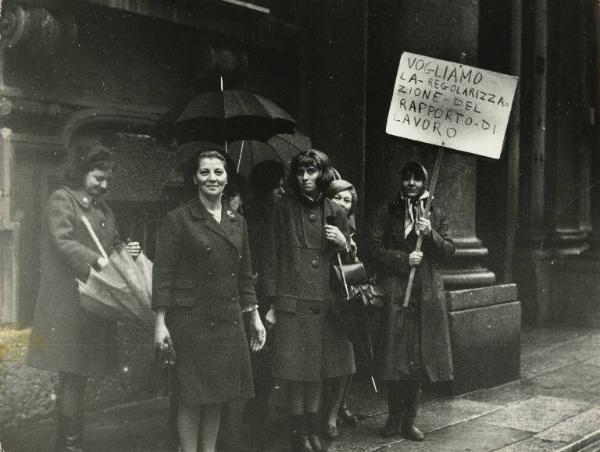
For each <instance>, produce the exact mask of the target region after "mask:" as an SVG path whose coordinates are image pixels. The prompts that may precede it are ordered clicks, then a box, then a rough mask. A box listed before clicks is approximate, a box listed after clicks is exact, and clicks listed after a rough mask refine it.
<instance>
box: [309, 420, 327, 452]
mask: <svg viewBox="0 0 600 452" xmlns="http://www.w3.org/2000/svg"><path fill="white" fill-rule="evenodd" d="M306 419H307V421H308V440H309V441H310V445H311V446H312V450H314V451H315V452H326V451H327V449H326V448H325V447H324V446H323V445H322V444H321V436H320V435H321V416H319V414H318V413H308V414H307V415H306Z"/></svg>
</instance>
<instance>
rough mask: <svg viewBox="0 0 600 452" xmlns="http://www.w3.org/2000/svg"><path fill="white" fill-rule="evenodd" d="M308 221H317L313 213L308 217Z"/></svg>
mask: <svg viewBox="0 0 600 452" xmlns="http://www.w3.org/2000/svg"><path fill="white" fill-rule="evenodd" d="M308 219H309V221H317V216H316V215H315V214H314V213H311V214H310V215H309V216H308Z"/></svg>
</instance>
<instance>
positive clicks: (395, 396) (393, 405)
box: [380, 382, 403, 438]
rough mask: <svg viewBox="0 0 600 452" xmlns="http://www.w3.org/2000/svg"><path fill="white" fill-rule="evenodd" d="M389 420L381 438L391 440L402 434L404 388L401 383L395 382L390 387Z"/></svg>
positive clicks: (382, 430) (381, 432) (388, 396)
mask: <svg viewBox="0 0 600 452" xmlns="http://www.w3.org/2000/svg"><path fill="white" fill-rule="evenodd" d="M387 399H388V418H387V421H386V422H385V425H384V426H383V428H382V429H381V431H380V434H381V436H383V437H386V438H389V437H391V436H396V435H398V434H399V433H400V423H401V421H402V399H403V396H402V388H401V386H400V384H399V383H397V382H393V383H389V385H388V393H387Z"/></svg>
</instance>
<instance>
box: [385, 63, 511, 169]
mask: <svg viewBox="0 0 600 452" xmlns="http://www.w3.org/2000/svg"><path fill="white" fill-rule="evenodd" d="M517 81H518V79H517V77H514V76H512V75H506V74H500V73H498V72H492V71H487V70H485V69H479V68H476V67H473V66H467V65H464V64H460V63H454V62H451V61H444V60H439V59H437V58H430V57H427V56H423V55H417V54H414V53H409V52H404V53H403V54H402V57H401V58H400V65H399V67H398V73H397V75H396V83H395V85H394V93H393V95H392V102H391V104H390V111H389V113H388V119H387V126H386V132H387V133H388V134H390V135H395V136H398V137H403V138H409V139H411V140H416V141H423V142H425V143H430V144H436V145H440V146H444V147H447V148H451V149H456V150H458V151H464V152H469V153H471V154H477V155H482V156H485V157H490V158H493V159H498V158H500V154H501V153H502V143H503V141H504V135H505V133H506V128H507V125H508V119H509V116H510V111H511V108H512V103H513V98H514V95H515V90H516V87H517Z"/></svg>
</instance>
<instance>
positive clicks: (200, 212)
mask: <svg viewBox="0 0 600 452" xmlns="http://www.w3.org/2000/svg"><path fill="white" fill-rule="evenodd" d="M187 207H188V210H189V212H190V214H191V216H192V217H193V218H195V219H196V220H198V221H203V222H204V224H205V225H206V227H207V228H208V229H210V230H211V231H213V232H214V233H216V234H218V235H220V236H221V237H223V238H224V239H226V240H227V241H228V242H229V243H231V244H232V245H234V246H235V247H236V248H237V249H238V250H240V249H241V247H242V244H241V243H238V241H237V240H235V239H234V237H235V236H239V234H235V232H236V231H237V229H239V228H240V225H241V223H240V214H239V213H237V212H234V211H233V210H232V209H231V208H230V207H229V205H228V204H227V203H226V202H224V203H223V205H222V207H221V223H217V221H216V220H215V219H214V218H213V216H212V215H211V214H210V213H208V211H207V210H206V208H205V207H204V205H203V204H202V201H200V199H198V198H194V199H192V200H190V201H188V203H187Z"/></svg>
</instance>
